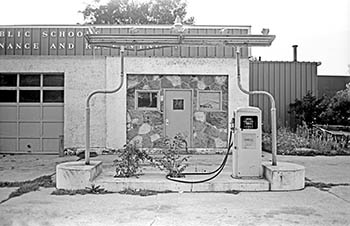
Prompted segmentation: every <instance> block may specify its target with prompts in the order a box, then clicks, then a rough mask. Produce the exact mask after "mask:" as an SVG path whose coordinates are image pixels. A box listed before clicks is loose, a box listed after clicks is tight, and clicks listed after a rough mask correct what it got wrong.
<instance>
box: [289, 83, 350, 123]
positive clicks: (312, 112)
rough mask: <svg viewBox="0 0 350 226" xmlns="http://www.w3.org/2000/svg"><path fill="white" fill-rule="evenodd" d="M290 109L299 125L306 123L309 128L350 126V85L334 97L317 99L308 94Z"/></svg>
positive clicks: (291, 105) (296, 101)
mask: <svg viewBox="0 0 350 226" xmlns="http://www.w3.org/2000/svg"><path fill="white" fill-rule="evenodd" d="M289 107H290V110H289V113H291V114H293V115H294V116H295V120H296V124H297V125H302V124H303V123H304V122H305V123H306V124H307V125H308V126H309V127H310V126H312V125H314V124H323V125H326V124H327V125H343V126H350V83H349V84H347V85H346V88H345V89H344V90H340V91H338V92H337V93H336V94H335V95H334V96H333V97H327V96H322V97H320V98H316V96H314V95H313V94H312V93H311V92H308V93H307V94H306V95H305V96H304V97H303V98H302V99H301V100H298V99H296V100H295V102H294V103H292V104H290V105H289ZM294 129H295V128H294Z"/></svg>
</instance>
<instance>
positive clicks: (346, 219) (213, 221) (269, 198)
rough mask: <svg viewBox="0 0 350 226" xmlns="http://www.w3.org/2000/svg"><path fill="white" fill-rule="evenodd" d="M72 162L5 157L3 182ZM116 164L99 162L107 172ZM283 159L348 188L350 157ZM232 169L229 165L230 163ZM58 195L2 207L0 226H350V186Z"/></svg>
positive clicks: (200, 163)
mask: <svg viewBox="0 0 350 226" xmlns="http://www.w3.org/2000/svg"><path fill="white" fill-rule="evenodd" d="M222 158H223V156H222V155H221V156H220V155H214V156H211V155H207V156H200V158H199V160H197V161H196V163H195V162H193V164H192V165H191V168H192V169H193V167H194V168H197V170H198V171H199V170H201V169H204V168H206V169H208V170H210V169H211V168H215V166H216V165H218V164H220V161H221V159H222ZM73 159H75V157H64V158H58V157H56V156H6V157H2V158H0V163H1V165H0V166H1V168H0V181H8V180H9V179H12V180H11V181H16V180H23V179H33V177H34V178H35V177H37V176H40V175H45V174H50V173H52V172H54V169H55V165H56V164H57V163H58V162H63V161H71V160H73ZM113 159H114V158H113V157H111V156H99V157H98V158H96V160H101V161H103V162H104V164H105V167H106V168H108V165H109V164H111V162H112V160H113ZM197 159H198V158H197ZM269 159H270V156H269V154H267V153H264V160H269ZM278 159H279V160H280V161H286V162H292V163H297V164H301V165H304V166H305V167H306V177H307V178H309V179H310V180H311V181H313V182H324V183H334V184H340V183H344V184H349V183H350V164H349V163H350V156H336V157H326V156H318V157H293V156H278ZM13 160H15V161H13ZM189 163H190V164H191V159H190V162H189ZM17 164H18V165H17ZM196 164H197V165H196ZM228 164H229V165H228V166H227V167H230V164H231V163H230V162H228ZM13 167H15V168H13ZM109 167H110V165H109ZM104 170H105V169H104ZM189 170H191V169H189ZM110 174H111V175H112V174H113V172H110ZM11 190H12V188H2V189H0V197H1V198H3V197H6V196H7V195H6V194H9V193H10V192H11ZM53 190H55V189H54V188H40V190H39V191H36V192H31V193H28V194H24V195H22V196H20V197H16V198H13V199H10V200H8V201H7V202H5V203H3V204H1V205H0V225H153V226H154V225H350V198H349V197H350V186H334V187H331V188H329V189H324V190H321V189H319V188H316V187H306V188H305V189H304V190H301V191H293V192H240V193H238V194H230V193H183V192H179V193H167V194H158V195H154V196H146V197H141V196H133V195H122V194H118V193H114V194H105V195H91V194H89V195H74V196H56V195H51V192H52V191H53ZM5 193H6V194H5ZM4 194H5V195H4Z"/></svg>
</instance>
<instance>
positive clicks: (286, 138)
mask: <svg viewBox="0 0 350 226" xmlns="http://www.w3.org/2000/svg"><path fill="white" fill-rule="evenodd" d="M262 142H263V148H264V150H266V151H270V150H271V137H270V135H269V134H264V135H263V139H262ZM347 142H348V141H347V140H346V139H336V138H335V137H334V136H331V135H329V134H327V133H325V132H322V131H320V130H318V129H317V128H315V127H308V126H307V124H306V123H303V124H302V125H300V126H298V127H297V129H296V131H295V132H292V131H291V130H290V129H288V128H279V129H278V133H277V153H278V154H282V155H349V154H350V150H349V148H348V145H347Z"/></svg>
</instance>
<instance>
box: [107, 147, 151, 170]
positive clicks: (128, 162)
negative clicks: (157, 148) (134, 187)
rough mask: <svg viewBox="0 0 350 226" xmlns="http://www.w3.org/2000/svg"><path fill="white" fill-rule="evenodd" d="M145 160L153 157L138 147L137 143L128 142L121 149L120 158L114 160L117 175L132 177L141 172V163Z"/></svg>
mask: <svg viewBox="0 0 350 226" xmlns="http://www.w3.org/2000/svg"><path fill="white" fill-rule="evenodd" d="M145 160H150V161H152V158H151V157H150V156H149V155H148V154H147V153H146V151H145V150H142V149H140V148H138V147H137V143H136V142H134V143H127V144H126V145H124V147H123V149H121V150H119V153H118V158H117V159H116V160H114V165H115V167H116V169H115V170H116V175H115V177H132V176H138V175H140V174H141V172H142V170H141V163H142V162H144V161H145Z"/></svg>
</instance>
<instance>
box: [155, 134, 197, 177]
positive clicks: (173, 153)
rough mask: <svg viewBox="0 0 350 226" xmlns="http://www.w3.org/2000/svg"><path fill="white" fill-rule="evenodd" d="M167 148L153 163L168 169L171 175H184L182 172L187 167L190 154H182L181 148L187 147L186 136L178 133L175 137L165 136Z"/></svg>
mask: <svg viewBox="0 0 350 226" xmlns="http://www.w3.org/2000/svg"><path fill="white" fill-rule="evenodd" d="M163 142H164V144H165V147H166V148H165V149H163V150H162V154H163V155H162V156H161V157H159V158H156V159H154V160H153V161H152V164H153V165H154V166H156V167H158V168H159V169H160V170H166V171H167V172H168V173H167V175H168V176H170V177H176V178H179V177H184V175H183V174H182V172H183V171H184V170H185V169H186V168H187V166H188V164H187V163H185V162H187V161H188V159H189V158H190V156H181V155H180V154H179V153H180V150H181V149H183V148H186V150H187V143H186V139H185V138H184V136H182V135H181V134H177V135H176V136H174V138H164V141H163Z"/></svg>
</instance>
